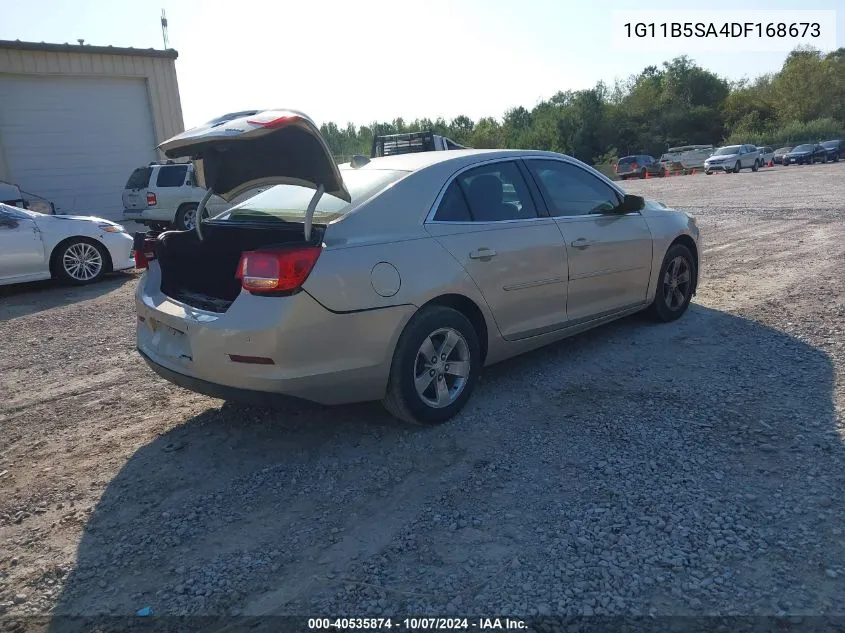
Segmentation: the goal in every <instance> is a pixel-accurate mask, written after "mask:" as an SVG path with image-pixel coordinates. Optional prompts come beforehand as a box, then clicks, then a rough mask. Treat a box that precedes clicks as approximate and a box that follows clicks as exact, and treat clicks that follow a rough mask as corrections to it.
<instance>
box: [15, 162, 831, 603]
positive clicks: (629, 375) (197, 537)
mask: <svg viewBox="0 0 845 633" xmlns="http://www.w3.org/2000/svg"><path fill="white" fill-rule="evenodd" d="M844 177H845V163H839V164H830V165H821V166H813V167H789V168H778V167H776V168H772V169H767V170H762V171H760V172H759V173H756V174H755V173H745V172H744V173H741V174H737V175H714V176H707V177H706V176H704V175H696V176H689V177H677V178H666V179H651V180H647V181H632V182H627V183H624V186H625V187H626V188H627V189H628V190H629V191H631V192H633V193H639V194H643V195H646V196H648V197H652V198H655V199H658V200H661V201H663V202H665V203H666V204H668V205H670V206H676V207H678V208H682V209H685V210H688V211H690V212H692V213H693V214H694V215H695V216H696V217H697V219H698V222H699V225H700V227H701V230H702V235H703V240H704V249H705V250H704V264H703V273H704V278H703V281H702V284H701V287H700V290H699V293H698V296H697V297H696V298H695V302H694V304H693V305H692V306H691V309H690V312H689V313H688V314H687V315H685V316H684V318H683V319H681V320H680V321H679V322H677V323H674V324H669V325H659V326H658V325H652V324H650V323H648V322H647V321H644V320H643V319H642V318H640V317H632V318H628V319H625V320H622V321H620V322H616V323H613V324H610V325H608V326H606V327H603V328H600V329H598V330H595V331H593V332H590V333H587V334H585V335H582V336H579V337H576V338H573V339H571V340H568V341H565V342H563V343H561V344H559V345H555V346H552V347H550V348H546V349H543V350H539V351H537V352H534V353H531V354H528V355H526V356H524V357H521V358H518V359H514V360H512V361H508V362H505V363H502V364H500V365H497V366H495V367H492V368H489V369H488V370H486V371H485V374H484V377H483V380H482V382H481V384H480V385H479V388H478V390H477V391H476V393H475V395H474V396H473V398H472V401H471V403H470V405H469V406H468V408H467V409H466V411H465V412H464V413H463V414H462V415H461V416H460V417H459V418H457V419H456V420H454V421H453V422H452V423H450V424H448V425H446V426H443V427H439V428H436V429H410V428H407V427H403V426H400V425H399V424H398V423H395V422H394V421H393V420H392V419H390V418H389V417H388V416H387V415H386V414H385V413H384V412H383V411H382V410H381V408H380V407H379V406H378V405H377V404H373V405H369V404H368V405H356V406H349V407H340V408H333V409H323V408H320V407H313V408H308V407H303V408H290V409H287V410H265V409H257V408H246V407H241V406H237V405H230V404H226V405H224V403H222V402H220V401H217V400H212V399H209V398H206V397H203V396H200V395H196V394H193V393H190V392H187V391H183V390H181V389H179V388H177V387H175V386H171V385H170V384H169V383H167V382H165V381H163V380H161V379H159V378H158V377H156V376H155V375H154V374H153V373H152V372H151V371H150V370H148V369H147V367H146V366H145V365H144V363H143V362H142V361H141V359H140V358H139V356H138V354H137V353H136V351H135V343H134V336H135V316H134V310H133V302H132V295H133V291H134V289H135V287H136V284H137V280H138V276H137V275H136V274H117V275H114V276H112V277H110V278H108V279H107V280H106V281H104V282H103V283H100V284H97V285H95V286H90V287H86V288H84V289H76V288H63V287H59V286H57V285H55V284H53V283H38V284H29V285H25V286H20V287H15V288H11V287H7V288H0V341H2V344H0V614H2V613H6V614H8V615H26V614H49V613H60V614H97V613H109V614H133V613H135V611H136V610H137V609H140V608H142V607H145V606H151V607H152V608H153V609H154V610H155V611H156V612H158V613H188V614H205V613H227V614H229V613H231V614H238V613H243V614H263V613H300V614H304V613H309V614H311V613H315V614H316V613H317V611H319V614H321V615H330V614H335V615H356V614H357V615H362V616H363V615H375V614H388V613H394V612H398V611H401V612H402V613H404V614H411V613H423V612H425V613H429V614H434V615H436V614H439V613H450V612H451V613H458V612H470V613H482V614H484V613H511V614H524V615H531V614H537V613H539V614H541V615H542V614H544V613H546V614H547V613H552V614H562V613H566V614H590V613H596V614H598V613H644V614H647V613H655V614H678V613H718V614H776V613H780V614H784V613H788V614H793V613H798V614H814V613H828V614H834V613H839V614H845V537H843V535H842V534H843V531H842V530H843V527H845V521H843V519H845V495H843V494H842V493H843V484H845V469H843V466H845V447H843V432H845V429H844V428H843V410H845V389H844V388H843V384H844V383H843V380H844V379H845V346H844V345H843V341H845V293H843V290H842V289H843V283H845V272H843V265H845V178H844ZM724 570H728V571H724Z"/></svg>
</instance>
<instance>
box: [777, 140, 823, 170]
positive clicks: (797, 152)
mask: <svg viewBox="0 0 845 633" xmlns="http://www.w3.org/2000/svg"><path fill="white" fill-rule="evenodd" d="M825 160H827V152H825V149H824V147H822V146H821V145H819V144H818V143H804V144H803V145H799V146H797V147H796V148H794V149H793V150H792V151H791V152H789V153H788V154H786V155H785V156H784V157H783V164H784V165H812V164H813V163H823V162H825Z"/></svg>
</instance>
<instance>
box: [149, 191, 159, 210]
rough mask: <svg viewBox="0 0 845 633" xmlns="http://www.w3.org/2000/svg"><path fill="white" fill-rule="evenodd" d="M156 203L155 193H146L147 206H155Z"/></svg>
mask: <svg viewBox="0 0 845 633" xmlns="http://www.w3.org/2000/svg"><path fill="white" fill-rule="evenodd" d="M156 204H158V199H157V198H156V195H155V194H154V193H153V192H149V193H148V194H147V206H150V207H154V206H156Z"/></svg>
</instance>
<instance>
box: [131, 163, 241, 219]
mask: <svg viewBox="0 0 845 633" xmlns="http://www.w3.org/2000/svg"><path fill="white" fill-rule="evenodd" d="M204 194H205V189H203V188H201V187H198V186H197V185H196V177H195V175H194V166H193V165H192V164H190V163H174V162H173V161H168V162H166V163H150V164H149V165H147V166H145V167H139V168H138V169H136V170H135V171H133V172H132V174H131V175H130V176H129V180H128V181H127V182H126V186H125V187H124V189H123V219H124V220H125V221H134V222H138V223H140V224H145V225H148V226H151V227H156V228H159V229H161V228H166V227H169V226H175V227H176V228H178V229H192V228H194V222H195V221H196V210H197V207H198V206H199V203H200V200H202V197H203V195H204ZM207 208H208V210H209V213H210V214H216V213H220V212H221V211H224V210H226V209H227V208H229V205H228V204H227V203H226V201H225V200H222V199H220V198H219V197H217V196H214V197H212V198H211V200H209V202H208V205H207Z"/></svg>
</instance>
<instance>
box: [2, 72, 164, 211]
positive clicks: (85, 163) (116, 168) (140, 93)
mask: <svg viewBox="0 0 845 633" xmlns="http://www.w3.org/2000/svg"><path fill="white" fill-rule="evenodd" d="M0 95H3V97H2V99H0V147H1V148H2V150H3V152H4V154H5V156H6V163H7V165H8V167H9V173H10V176H11V180H12V182H14V183H16V184H18V185H19V186H20V188H21V189H23V190H25V191H28V192H30V193H34V194H36V195H39V196H42V197H44V198H47V199H48V200H51V201H52V202H54V203H55V204H56V210H57V212H59V213H71V214H79V215H99V216H104V217H107V218H112V219H114V218H120V217H121V215H122V212H123V204H122V202H121V193H122V191H123V186H124V185H125V184H126V180H127V178H129V174H131V173H132V170H133V169H135V168H136V167H139V166H140V165H145V164H147V163H149V162H150V161H152V160H156V158H157V157H156V153H155V135H154V133H153V122H152V116H151V113H150V101H149V97H148V96H147V88H146V83H145V82H144V80H142V79H122V78H120V79H118V78H105V77H104V78H100V77H91V78H88V77H38V76H28V75H0Z"/></svg>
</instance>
